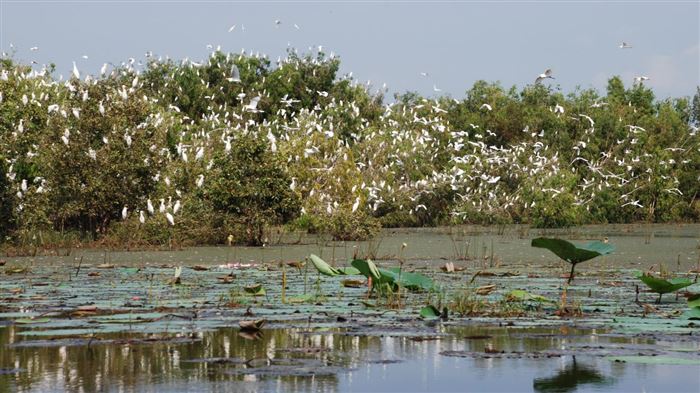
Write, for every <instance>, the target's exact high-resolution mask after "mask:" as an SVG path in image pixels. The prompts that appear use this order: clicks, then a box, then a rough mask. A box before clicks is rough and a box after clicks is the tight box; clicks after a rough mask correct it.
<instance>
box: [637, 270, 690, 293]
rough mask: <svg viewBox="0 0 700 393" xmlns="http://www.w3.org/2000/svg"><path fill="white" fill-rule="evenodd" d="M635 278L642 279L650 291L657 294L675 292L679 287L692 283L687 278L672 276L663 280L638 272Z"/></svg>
mask: <svg viewBox="0 0 700 393" xmlns="http://www.w3.org/2000/svg"><path fill="white" fill-rule="evenodd" d="M637 278H638V279H640V280H642V282H643V283H645V284H646V285H647V286H648V287H649V288H651V290H652V291H654V292H656V293H658V294H662V295H663V294H664V293H669V292H675V291H677V290H679V289H681V288H685V287H687V286H690V285H693V282H692V281H690V279H687V278H672V279H670V280H664V279H663V278H658V277H654V276H652V275H650V274H643V273H638V274H637Z"/></svg>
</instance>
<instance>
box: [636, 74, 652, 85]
mask: <svg viewBox="0 0 700 393" xmlns="http://www.w3.org/2000/svg"><path fill="white" fill-rule="evenodd" d="M649 79H651V78H649V77H648V76H644V75H641V76H635V77H634V82H635V83H639V84H642V82H644V81H648V80H649Z"/></svg>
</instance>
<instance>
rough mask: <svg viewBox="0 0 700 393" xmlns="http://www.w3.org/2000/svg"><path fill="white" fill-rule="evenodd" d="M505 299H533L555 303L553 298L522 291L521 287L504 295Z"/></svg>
mask: <svg viewBox="0 0 700 393" xmlns="http://www.w3.org/2000/svg"><path fill="white" fill-rule="evenodd" d="M506 299H507V300H510V301H521V302H524V301H535V302H541V303H556V302H555V301H553V300H550V299H547V298H546V297H544V296H542V295H533V294H531V293H530V292H527V291H524V290H522V289H514V290H512V291H510V292H509V293H508V294H507V295H506Z"/></svg>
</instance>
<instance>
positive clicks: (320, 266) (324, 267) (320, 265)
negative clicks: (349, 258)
mask: <svg viewBox="0 0 700 393" xmlns="http://www.w3.org/2000/svg"><path fill="white" fill-rule="evenodd" d="M309 259H310V260H311V262H312V263H313V264H314V267H316V270H318V271H319V273H321V274H325V275H326V276H331V277H333V276H337V275H338V274H341V273H340V271H339V270H338V269H336V268H334V267H333V266H331V265H329V264H328V263H326V261H324V260H323V259H321V258H319V257H318V256H316V255H314V254H311V255H309Z"/></svg>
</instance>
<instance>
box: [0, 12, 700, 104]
mask: <svg viewBox="0 0 700 393" xmlns="http://www.w3.org/2000/svg"><path fill="white" fill-rule="evenodd" d="M277 20H279V22H280V23H279V24H277V23H276V21H277ZM295 24H296V25H297V26H298V28H297V27H295V26H294V25H295ZM234 25H235V28H234V29H233V30H232V31H229V30H230V29H231V27H232V26H234ZM622 41H625V42H628V43H629V44H630V45H632V48H631V49H620V48H619V47H618V46H619V45H620V44H621V42H622ZM208 45H211V47H213V48H216V47H217V46H221V49H222V50H224V51H230V52H235V53H238V52H240V51H241V50H242V49H245V50H246V51H248V52H251V51H252V52H253V53H256V52H259V53H261V54H263V53H264V54H267V55H268V56H269V57H270V59H271V60H273V61H274V60H276V59H277V57H278V56H282V57H284V56H285V55H286V51H287V48H289V47H292V48H296V49H297V50H299V51H300V52H302V53H304V52H309V51H310V50H313V51H314V52H315V51H316V50H317V49H318V46H319V45H322V47H323V51H324V52H325V53H327V54H330V53H331V52H333V53H335V54H336V55H337V56H339V57H340V60H341V75H342V74H345V73H349V72H352V73H353V78H355V79H356V80H358V81H359V82H362V83H367V81H369V82H370V86H371V88H372V89H373V90H374V89H379V88H381V87H382V85H383V84H384V83H386V85H387V88H388V94H387V96H389V97H391V95H393V93H397V92H398V93H404V92H406V91H417V92H419V93H421V94H423V95H426V96H430V97H434V96H436V95H449V96H451V97H453V98H458V99H459V98H463V97H464V93H465V91H467V90H468V89H469V88H470V87H471V86H472V85H473V84H474V82H475V81H478V80H486V81H489V82H500V83H501V84H502V85H503V86H504V87H506V88H509V87H511V86H513V85H515V86H517V87H518V88H522V87H524V86H525V85H527V84H530V83H533V81H534V79H535V78H536V77H537V75H538V74H540V73H542V72H544V70H545V69H547V68H551V69H552V71H553V76H554V77H555V78H556V79H554V80H549V79H548V80H547V81H546V83H548V84H552V85H553V86H555V87H558V88H560V89H561V90H562V91H563V92H565V93H569V92H572V91H574V90H575V89H576V88H577V87H580V88H584V89H585V88H595V89H598V90H599V91H600V92H601V93H603V92H604V90H605V86H606V83H607V80H608V78H610V77H612V76H614V75H619V76H621V77H622V78H623V81H624V82H625V84H626V85H628V86H629V85H631V84H632V82H633V79H634V77H635V76H641V75H644V76H648V77H649V78H650V80H649V81H647V82H646V84H647V85H648V86H649V87H651V88H653V89H654V92H655V93H656V96H657V97H658V98H666V97H680V96H692V95H693V94H694V93H695V90H696V86H698V85H700V0H690V1H688V0H686V1H627V0H619V1H604V0H602V1H599V0H579V1H575V0H564V1H549V0H540V1H522V0H521V1H515V0H514V1H498V0H497V1H470V0H466V1H459V0H457V1H405V0H404V1H384V2H374V1H364V0H348V1H314V0H311V1H265V0H262V1H226V0H209V1H183V0H177V1H172V0H145V1H138V0H114V1H109V0H92V1H90V0H73V1H65V0H64V1H51V0H41V1H38V0H0V49H1V50H2V52H6V53H10V54H11V55H12V56H13V57H14V59H16V60H18V61H21V62H25V63H29V62H30V61H36V62H38V63H39V65H37V67H39V66H40V65H41V64H48V63H54V64H56V66H57V73H56V74H57V75H58V74H63V75H65V76H67V75H69V74H70V71H71V70H72V63H73V61H75V62H76V63H77V65H78V68H79V69H80V70H81V73H82V74H85V73H91V74H97V73H98V72H99V69H100V67H101V66H102V64H103V63H106V62H111V63H121V62H123V61H125V60H127V59H128V58H130V57H133V58H136V59H137V60H143V59H144V58H145V53H146V52H147V51H151V52H152V53H153V54H154V55H155V56H163V57H165V56H170V57H171V58H174V59H178V60H179V59H183V58H186V57H187V58H190V59H192V60H195V61H198V60H201V59H205V58H206V57H207V56H208V55H209V53H211V50H212V49H209V48H208V47H207V46H208ZM32 47H38V49H36V50H34V51H32V50H30V48H32ZM310 48H311V49H310ZM83 55H86V56H87V57H88V58H87V59H84V58H83V57H82V56H83ZM421 73H427V74H428V75H427V76H422V75H421ZM435 89H439V91H437V90H435Z"/></svg>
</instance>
